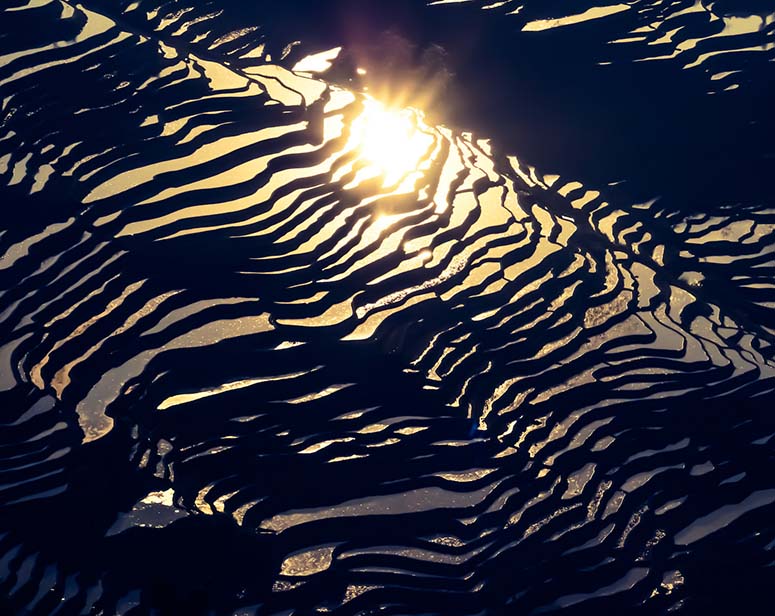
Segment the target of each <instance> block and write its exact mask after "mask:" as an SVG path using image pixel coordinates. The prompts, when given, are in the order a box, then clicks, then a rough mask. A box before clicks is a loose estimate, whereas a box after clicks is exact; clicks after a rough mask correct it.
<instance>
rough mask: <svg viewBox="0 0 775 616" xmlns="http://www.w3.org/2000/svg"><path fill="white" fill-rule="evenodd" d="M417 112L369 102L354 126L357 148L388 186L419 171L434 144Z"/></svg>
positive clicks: (373, 101)
mask: <svg viewBox="0 0 775 616" xmlns="http://www.w3.org/2000/svg"><path fill="white" fill-rule="evenodd" d="M419 122H420V119H419V118H418V115H417V112H414V111H412V110H411V109H390V108H388V107H386V106H385V105H383V104H382V103H380V102H378V101H375V100H371V99H367V100H366V101H364V110H363V113H361V114H360V115H359V116H358V117H357V118H356V119H355V120H354V121H353V124H352V140H353V145H354V146H355V147H356V148H357V150H358V151H359V153H360V158H361V159H362V160H363V161H365V162H367V163H368V165H369V171H370V172H372V173H374V174H378V175H382V176H383V177H384V185H385V186H394V185H395V184H397V183H398V182H399V181H401V180H402V179H404V178H406V177H407V176H409V175H411V174H413V173H415V172H419V167H420V163H421V161H422V159H423V157H424V155H425V153H426V152H427V151H428V149H429V148H430V147H431V145H432V144H433V141H434V137H433V134H432V133H431V132H429V131H428V132H426V131H424V130H423V127H422V126H421V125H420V124H419Z"/></svg>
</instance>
